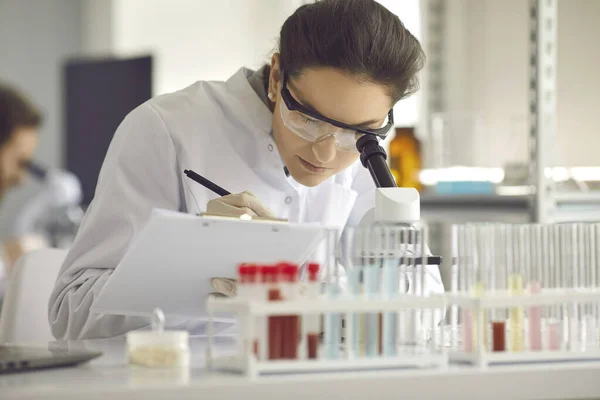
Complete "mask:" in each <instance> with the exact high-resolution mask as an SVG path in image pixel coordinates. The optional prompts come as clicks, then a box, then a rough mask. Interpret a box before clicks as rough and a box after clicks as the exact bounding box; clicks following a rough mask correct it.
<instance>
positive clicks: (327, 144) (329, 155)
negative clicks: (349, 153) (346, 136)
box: [312, 135, 337, 164]
mask: <svg viewBox="0 0 600 400" xmlns="http://www.w3.org/2000/svg"><path fill="white" fill-rule="evenodd" d="M312 150H313V153H314V154H315V158H316V159H317V161H319V162H320V163H323V164H326V163H328V162H331V161H333V159H334V158H335V156H336V154H337V148H336V139H335V135H329V136H326V137H324V138H323V139H321V140H319V141H317V142H315V143H314V144H313V146H312Z"/></svg>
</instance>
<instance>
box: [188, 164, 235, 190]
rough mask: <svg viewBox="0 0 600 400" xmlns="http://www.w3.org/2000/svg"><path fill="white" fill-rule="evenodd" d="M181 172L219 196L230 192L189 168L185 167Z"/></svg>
mask: <svg viewBox="0 0 600 400" xmlns="http://www.w3.org/2000/svg"><path fill="white" fill-rule="evenodd" d="M183 173H184V174H186V176H187V177H188V178H190V179H191V180H193V181H195V182H197V183H199V184H201V185H202V186H204V187H205V188H207V189H210V190H212V191H213V192H215V193H216V194H218V195H219V196H227V195H230V194H231V193H229V192H228V191H227V190H225V189H223V188H222V187H221V186H219V185H217V184H216V183H212V182H211V181H209V180H208V179H206V178H205V177H203V176H200V175H198V174H197V173H196V172H194V171H192V170H191V169H186V170H184V171H183Z"/></svg>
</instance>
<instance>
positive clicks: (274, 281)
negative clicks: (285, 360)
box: [262, 265, 283, 360]
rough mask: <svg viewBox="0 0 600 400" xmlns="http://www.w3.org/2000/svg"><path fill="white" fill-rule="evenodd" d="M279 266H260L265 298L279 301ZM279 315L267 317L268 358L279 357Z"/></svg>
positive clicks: (275, 358)
mask: <svg viewBox="0 0 600 400" xmlns="http://www.w3.org/2000/svg"><path fill="white" fill-rule="evenodd" d="M278 272H279V268H278V267H277V266H274V265H265V266H263V267H262V273H263V282H264V283H265V285H266V290H267V300H268V301H281V300H282V298H283V297H282V294H281V288H280V286H279V273H278ZM280 321H281V317H279V316H269V317H267V326H268V328H267V335H268V336H267V337H268V338H267V347H268V358H269V360H277V359H279V358H281V344H282V338H281V323H280Z"/></svg>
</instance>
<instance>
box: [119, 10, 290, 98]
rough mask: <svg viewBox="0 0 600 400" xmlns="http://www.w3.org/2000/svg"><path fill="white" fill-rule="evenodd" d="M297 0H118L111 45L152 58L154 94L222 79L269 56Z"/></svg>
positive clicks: (259, 63) (257, 63) (123, 52)
mask: <svg viewBox="0 0 600 400" xmlns="http://www.w3.org/2000/svg"><path fill="white" fill-rule="evenodd" d="M297 5H298V2H297V1H280V0H253V1H247V0H220V1H208V0H170V1H168V2H167V1H164V0H127V1H123V0H116V1H114V2H113V18H114V22H113V24H114V25H113V29H114V35H113V40H114V49H115V50H116V51H117V52H118V53H119V54H131V53H134V54H135V53H139V52H144V51H151V52H152V53H153V54H154V55H155V56H156V64H155V65H156V70H155V93H156V94H160V93H165V92H170V91H174V90H178V89H181V88H183V87H185V86H188V85H190V84H191V83H193V82H195V81H197V80H224V79H227V78H228V77H229V76H231V75H232V74H233V73H235V72H236V71H237V70H238V69H239V68H240V67H241V66H247V67H251V68H257V67H259V66H261V65H262V64H263V63H265V62H268V61H269V60H270V55H271V53H272V51H273V50H274V49H275V48H276V45H277V36H278V33H279V29H280V27H281V25H282V24H283V22H284V20H285V18H287V16H288V15H289V14H290V13H291V12H293V10H294V9H295V7H296V6H297Z"/></svg>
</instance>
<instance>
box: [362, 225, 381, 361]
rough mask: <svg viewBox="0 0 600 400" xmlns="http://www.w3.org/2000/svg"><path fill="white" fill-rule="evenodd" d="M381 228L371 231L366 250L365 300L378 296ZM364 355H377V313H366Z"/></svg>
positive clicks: (376, 227)
mask: <svg viewBox="0 0 600 400" xmlns="http://www.w3.org/2000/svg"><path fill="white" fill-rule="evenodd" d="M381 233H382V232H381V228H380V227H379V226H375V227H373V229H372V231H371V235H372V236H371V237H370V239H374V240H371V241H370V245H369V248H368V258H369V262H368V263H367V265H366V266H365V268H364V278H365V295H366V298H367V299H375V298H377V295H378V294H379V265H378V264H379V261H381V253H380V248H379V244H380V243H381ZM365 322H366V339H367V340H366V355H367V357H375V356H376V355H378V354H379V313H373V312H371V313H368V314H367V315H366V321H365Z"/></svg>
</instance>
